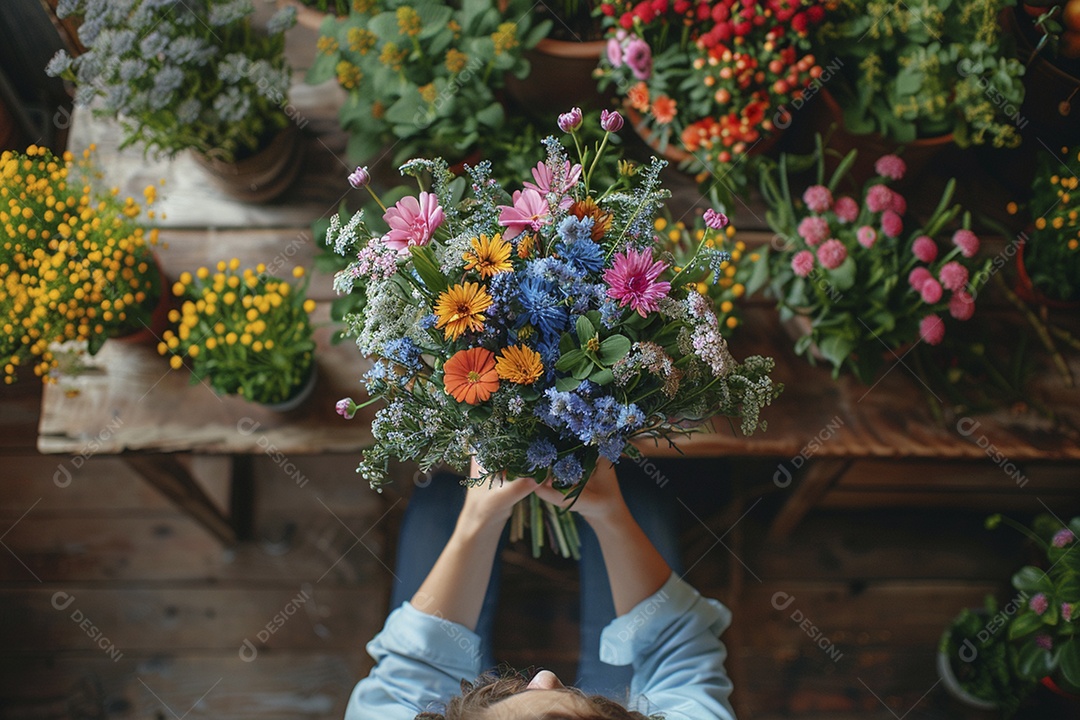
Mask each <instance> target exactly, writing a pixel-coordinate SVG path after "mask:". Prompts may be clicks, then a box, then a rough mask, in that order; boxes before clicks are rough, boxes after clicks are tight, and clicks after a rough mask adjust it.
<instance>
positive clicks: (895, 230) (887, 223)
mask: <svg viewBox="0 0 1080 720" xmlns="http://www.w3.org/2000/svg"><path fill="white" fill-rule="evenodd" d="M881 230H882V231H883V232H884V233H885V234H886V235H888V236H889V237H891V238H894V237H896V236H897V235H899V234H900V233H902V232H904V221H903V220H901V219H900V216H899V215H897V214H896V213H895V212H893V211H892V210H886V211H885V212H883V213H882V214H881Z"/></svg>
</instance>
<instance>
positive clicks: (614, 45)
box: [607, 38, 622, 68]
mask: <svg viewBox="0 0 1080 720" xmlns="http://www.w3.org/2000/svg"><path fill="white" fill-rule="evenodd" d="M607 59H608V62H609V63H611V67H616V68H617V67H622V43H620V42H619V41H618V40H617V39H615V38H611V39H610V40H608V41H607Z"/></svg>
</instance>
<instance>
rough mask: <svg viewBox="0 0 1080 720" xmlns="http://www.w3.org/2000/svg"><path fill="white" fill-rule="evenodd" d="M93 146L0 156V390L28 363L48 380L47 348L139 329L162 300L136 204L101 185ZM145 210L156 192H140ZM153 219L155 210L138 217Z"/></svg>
mask: <svg viewBox="0 0 1080 720" xmlns="http://www.w3.org/2000/svg"><path fill="white" fill-rule="evenodd" d="M93 150H94V147H93V146H91V147H90V148H89V149H87V150H86V151H84V152H83V153H82V155H81V156H80V157H78V158H76V156H75V155H73V154H72V153H70V152H68V153H64V155H63V156H61V157H57V156H55V155H53V154H52V153H51V152H50V151H49V150H47V149H46V148H41V147H37V146H33V145H31V146H30V147H29V148H27V150H26V153H25V154H24V153H18V152H11V151H7V152H4V153H3V154H2V155H0V235H2V245H0V275H2V276H3V278H4V280H3V285H2V287H0V325H2V327H0V330H2V332H0V358H2V361H3V363H4V382H5V383H8V384H10V383H12V382H14V381H15V377H16V374H17V373H18V368H19V367H20V366H21V365H24V364H25V363H26V362H28V361H29V362H33V363H34V365H33V367H34V372H35V374H37V375H39V376H41V377H42V378H43V380H45V381H49V380H50V379H52V378H53V376H52V375H51V373H52V371H54V370H55V369H56V367H57V363H58V358H57V356H56V354H55V348H56V347H57V346H59V345H66V346H68V347H70V346H71V344H72V343H75V344H80V346H81V344H83V343H85V346H86V348H87V349H88V351H89V352H90V353H91V354H93V353H96V352H97V351H98V350H99V349H100V348H101V346H102V344H103V343H104V342H105V340H106V339H108V338H109V337H114V336H118V335H123V334H126V333H129V332H133V331H137V330H141V329H142V328H143V327H145V326H147V325H148V324H149V319H150V315H151V313H152V310H153V308H154V307H155V306H156V305H157V303H158V300H159V298H160V297H161V272H160V270H159V269H158V267H157V264H156V262H155V260H154V257H153V254H152V249H151V246H152V245H154V244H156V243H157V230H156V229H152V228H149V229H148V228H147V227H145V225H144V223H143V222H142V221H141V220H140V219H139V216H140V215H142V214H143V206H142V205H140V204H139V203H138V202H136V201H135V200H134V199H133V198H130V197H128V198H124V199H121V198H120V196H119V194H118V190H116V189H112V190H107V189H104V188H102V187H101V186H100V184H99V182H98V177H97V176H96V175H95V173H94V170H93V163H92V155H93ZM144 196H145V198H144V199H145V206H146V207H147V208H149V207H150V206H151V205H153V203H154V201H155V199H156V188H155V187H154V186H152V185H151V186H149V187H147V188H146V190H145V191H144ZM146 216H147V218H148V219H153V217H154V211H153V210H148V211H147V212H146Z"/></svg>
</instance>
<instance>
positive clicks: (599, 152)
mask: <svg viewBox="0 0 1080 720" xmlns="http://www.w3.org/2000/svg"><path fill="white" fill-rule="evenodd" d="M610 134H611V133H609V132H607V131H605V132H604V139H603V140H601V141H600V148H599V149H598V150H597V151H596V156H595V157H594V158H593V161H592V165H590V166H589V171H588V172H587V173H585V192H586V193H587V192H589V181H590V180H591V179H592V174H593V170H595V169H596V163H597V161H598V160H600V156H601V155H603V154H604V148H606V147H607V141H608V135H610ZM574 139H575V141H576V140H577V136H576V135H575V136H574Z"/></svg>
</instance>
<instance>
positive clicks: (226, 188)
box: [192, 122, 303, 203]
mask: <svg viewBox="0 0 1080 720" xmlns="http://www.w3.org/2000/svg"><path fill="white" fill-rule="evenodd" d="M192 154H193V155H194V157H195V160H196V161H197V162H198V163H199V165H201V166H202V167H203V169H204V170H206V171H207V174H208V175H209V176H210V179H211V180H212V181H213V182H214V185H216V186H217V188H218V189H219V190H221V191H222V192H223V193H225V194H226V195H228V196H229V197H231V198H234V199H236V200H240V201H243V202H250V203H262V202H269V201H270V200H273V199H274V198H276V197H278V196H279V195H281V194H282V193H283V192H285V190H287V189H288V188H289V186H290V185H291V184H292V182H293V180H295V179H296V176H297V175H298V174H299V173H300V166H301V164H302V161H303V142H302V138H301V136H300V131H299V130H298V129H297V127H296V125H294V124H292V123H291V122H290V123H289V124H288V125H287V126H286V127H285V129H284V130H282V131H281V132H279V133H278V134H277V135H275V136H274V139H273V140H271V141H270V144H269V145H267V146H266V147H265V148H263V149H261V150H259V151H258V152H256V153H255V154H254V155H251V156H250V157H246V158H244V159H242V160H238V161H236V162H224V161H222V160H219V159H217V158H215V157H211V156H210V155H209V154H203V153H200V152H193V153H192Z"/></svg>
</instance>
